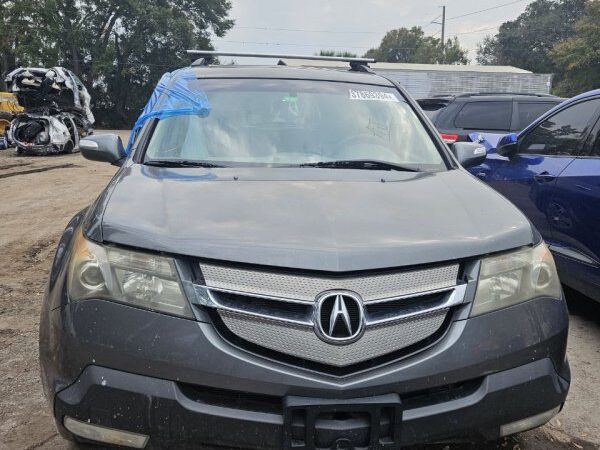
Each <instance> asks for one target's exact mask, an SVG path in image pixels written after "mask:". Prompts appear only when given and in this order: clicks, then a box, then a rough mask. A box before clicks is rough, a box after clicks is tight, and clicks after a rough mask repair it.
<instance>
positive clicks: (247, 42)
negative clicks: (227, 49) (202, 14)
mask: <svg viewBox="0 0 600 450" xmlns="http://www.w3.org/2000/svg"><path fill="white" fill-rule="evenodd" d="M218 42H228V43H232V44H256V45H277V46H279V45H290V46H297V47H320V48H324V49H329V48H332V47H339V48H360V49H365V48H367V49H369V48H371V47H370V46H367V47H365V46H349V45H346V44H298V43H295V42H256V41H230V40H220V41H218Z"/></svg>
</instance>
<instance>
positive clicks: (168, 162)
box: [144, 159, 225, 168]
mask: <svg viewBox="0 0 600 450" xmlns="http://www.w3.org/2000/svg"><path fill="white" fill-rule="evenodd" d="M144 164H145V165H146V166H156V167H211V168H212V167H225V166H221V165H219V164H214V163H211V162H208V161H194V160H191V159H150V160H148V161H146V162H145V163H144Z"/></svg>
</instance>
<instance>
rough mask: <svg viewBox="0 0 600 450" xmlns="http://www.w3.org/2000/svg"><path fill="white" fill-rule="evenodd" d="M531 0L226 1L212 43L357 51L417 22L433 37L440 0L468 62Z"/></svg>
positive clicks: (233, 47) (266, 49)
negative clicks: (225, 28) (225, 23)
mask: <svg viewBox="0 0 600 450" xmlns="http://www.w3.org/2000/svg"><path fill="white" fill-rule="evenodd" d="M531 1H532V0H520V1H519V0H512V1H511V0H477V1H474V0H445V1H444V0H441V1H440V2H438V1H430V0H231V2H232V9H231V13H230V17H231V18H232V19H235V22H236V23H235V25H234V27H233V28H232V29H231V30H229V32H228V33H227V34H226V35H225V36H224V37H223V38H215V39H214V41H213V42H214V45H215V48H216V49H217V50H221V51H244V52H261V53H287V54H289V53H293V54H314V53H317V52H319V50H322V49H328V50H348V51H351V52H353V53H356V54H358V55H359V56H362V54H363V53H365V52H366V51H367V50H368V49H369V48H372V47H377V46H378V45H379V43H380V42H381V38H382V37H383V35H384V34H385V32H386V31H388V30H391V29H395V28H400V27H412V26H421V27H423V28H424V31H425V33H426V34H427V35H435V36H436V37H439V36H440V31H441V27H440V25H437V24H434V23H431V22H432V21H433V22H435V21H440V20H441V17H438V16H440V15H441V12H442V8H441V6H442V5H445V6H446V18H447V20H446V36H454V35H457V37H458V39H459V41H460V44H461V47H462V48H464V49H468V50H469V53H468V55H469V59H470V60H471V63H472V64H474V63H475V55H476V49H477V44H478V43H479V42H480V41H481V40H482V39H483V38H484V37H485V36H486V35H487V34H495V32H496V31H497V27H498V26H499V25H500V24H502V23H503V22H505V21H507V20H512V19H515V18H516V17H517V16H518V15H519V14H521V13H522V12H523V11H524V10H525V7H526V6H527V4H528V3H530V2H531ZM482 10H487V11H482ZM456 16H462V17H456Z"/></svg>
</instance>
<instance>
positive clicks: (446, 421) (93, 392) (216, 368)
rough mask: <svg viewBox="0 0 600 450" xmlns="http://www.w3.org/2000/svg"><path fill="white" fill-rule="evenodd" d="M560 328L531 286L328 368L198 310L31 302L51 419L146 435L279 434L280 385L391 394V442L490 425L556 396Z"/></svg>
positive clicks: (351, 395) (554, 307)
mask: <svg viewBox="0 0 600 450" xmlns="http://www.w3.org/2000/svg"><path fill="white" fill-rule="evenodd" d="M567 331H568V316H567V313H566V308H565V305H564V302H562V301H557V300H556V299H550V298H540V299H536V300H531V301H528V302H525V303H522V304H519V305H516V306H513V307H510V308H506V309H504V310H501V311H496V312H493V313H489V314H485V315H482V316H479V317H474V318H470V319H465V320H456V321H454V322H453V323H452V324H451V325H450V326H449V329H448V331H447V332H446V334H445V335H444V337H443V338H442V339H441V340H440V341H438V342H437V343H436V344H435V345H434V346H432V347H430V348H428V349H426V350H424V351H421V352H420V353H418V354H415V355H413V356H409V357H406V358H405V359H402V360H399V361H396V362H392V363H388V364H385V365H382V366H380V367H376V368H373V369H369V370H365V371H363V372H359V373H355V374H352V375H348V376H343V377H336V376H333V375H328V374H324V373H318V372H314V371H311V370H307V369H303V368H300V367H293V366H289V365H286V364H284V363H282V362H277V361H272V360H269V359H266V358H265V357H261V356H257V355H254V354H252V353H249V352H247V351H244V350H242V349H239V348H237V347H235V346H233V345H232V344H230V343H228V342H227V341H225V340H224V339H223V338H222V337H221V336H220V335H218V334H217V332H216V331H215V328H214V327H213V325H212V324H210V323H204V322H196V321H192V320H186V319H181V318H176V317H170V316H167V315H163V314H158V313H154V312H150V311H144V310H141V309H137V308H133V307H128V306H124V305H120V304H116V303H112V302H108V301H102V300H86V301H81V302H75V303H70V304H67V305H65V306H63V307H58V308H56V309H54V310H49V311H45V312H44V313H43V314H42V323H41V338H40V339H41V340H40V350H41V365H42V381H43V384H44V388H45V391H46V393H47V396H48V398H49V399H50V400H51V401H52V403H53V408H54V414H55V417H56V419H57V423H58V424H59V427H62V424H63V421H64V418H65V417H66V416H69V417H72V418H74V419H77V420H81V421H85V422H87V421H88V420H89V421H90V423H94V424H98V425H103V426H106V427H110V428H116V429H121V430H127V431H132V432H136V433H140V434H147V435H149V436H150V441H149V444H148V445H149V446H151V447H165V446H176V447H177V448H179V447H183V446H185V445H186V444H189V445H190V446H191V447H197V446H198V445H200V444H204V443H206V444H211V445H222V446H226V447H236V446H237V447H247V448H281V446H282V442H283V441H282V439H283V412H284V411H283V404H284V403H285V402H286V399H288V398H290V396H296V397H305V398H321V399H340V401H341V400H349V399H350V402H352V399H362V400H364V399H365V398H372V397H373V396H385V395H389V394H395V395H397V396H399V398H400V401H401V405H402V407H401V408H402V421H401V432H400V438H401V442H402V444H403V445H404V444H416V443H425V442H436V441H449V440H464V439H469V440H472V439H494V438H497V437H498V436H499V434H500V426H501V425H504V424H507V423H511V422H514V421H518V420H520V419H524V418H527V417H530V416H534V415H537V414H540V413H543V412H546V411H549V410H552V409H554V408H556V407H558V406H560V405H562V403H563V402H564V401H565V398H566V395H567V391H568V387H569V380H570V374H569V367H568V363H567V361H566V359H565V349H566V339H567ZM357 401H359V400H357ZM352 420H355V418H353V419H352ZM363 422H364V421H363ZM319 427H320V428H322V429H323V430H324V431H319V429H320V428H319ZM340 427H341V428H340ZM331 428H335V429H346V428H350V429H351V430H354V431H353V433H358V432H359V431H357V430H362V429H364V428H365V424H364V423H362V422H361V421H360V420H359V421H358V422H357V421H356V420H355V421H354V422H347V423H346V422H343V423H340V422H339V421H337V420H335V421H333V422H331V421H320V424H317V430H316V432H317V434H319V433H321V434H323V433H325V435H328V433H329V434H331ZM328 429H329V431H327V430H328ZM63 431H64V430H63Z"/></svg>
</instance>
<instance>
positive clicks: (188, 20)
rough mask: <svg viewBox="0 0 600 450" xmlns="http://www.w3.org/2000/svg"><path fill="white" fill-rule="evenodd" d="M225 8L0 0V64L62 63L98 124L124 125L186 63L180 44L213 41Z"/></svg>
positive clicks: (218, 0) (177, 1)
mask: <svg viewBox="0 0 600 450" xmlns="http://www.w3.org/2000/svg"><path fill="white" fill-rule="evenodd" d="M230 8H231V4H230V2H229V0H151V1H149V0H28V1H26V2H25V1H15V2H12V1H2V0H0V17H1V19H0V20H2V22H0V29H2V30H3V32H2V33H0V35H1V37H0V53H1V58H2V59H0V61H3V62H2V63H0V64H2V65H0V71H7V70H8V69H10V68H12V67H14V66H19V65H44V66H55V65H62V66H64V67H67V68H69V69H71V70H73V71H74V72H75V73H76V74H77V75H79V76H80V77H81V78H82V80H83V81H84V83H85V84H86V86H87V87H88V89H89V90H90V91H91V94H92V100H93V104H94V105H93V106H94V112H95V113H96V116H97V119H98V122H99V123H100V124H102V125H107V126H115V127H120V126H127V125H131V123H132V122H133V121H134V120H135V118H136V116H137V115H138V114H139V112H140V110H141V109H142V108H143V106H144V104H145V102H146V100H147V99H148V97H149V96H150V93H151V92H152V89H153V88H154V86H155V85H156V83H157V82H158V80H159V78H160V77H161V75H162V74H163V73H164V72H167V71H170V70H173V69H176V68H178V67H181V66H183V65H187V63H188V59H187V56H186V54H185V50H186V49H188V48H212V47H211V44H210V36H211V34H213V33H214V35H216V36H223V35H224V34H225V32H226V31H227V30H228V29H229V28H231V26H232V25H233V21H232V20H229V19H228V18H227V14H228V12H229V10H230ZM4 30H10V33H7V34H5V33H4ZM11 66H12V67H11Z"/></svg>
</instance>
